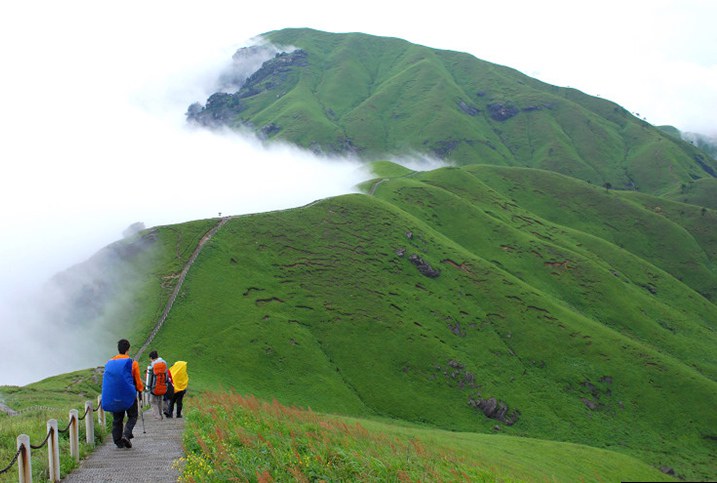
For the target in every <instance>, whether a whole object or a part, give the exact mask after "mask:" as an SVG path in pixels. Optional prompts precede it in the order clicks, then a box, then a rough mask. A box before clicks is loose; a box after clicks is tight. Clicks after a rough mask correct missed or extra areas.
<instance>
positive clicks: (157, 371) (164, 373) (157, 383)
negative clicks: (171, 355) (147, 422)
mask: <svg viewBox="0 0 717 483" xmlns="http://www.w3.org/2000/svg"><path fill="white" fill-rule="evenodd" d="M149 358H150V360H151V361H152V363H151V364H150V365H149V367H147V387H148V388H149V393H150V395H151V396H150V398H149V400H150V404H151V405H152V414H153V415H154V419H163V418H162V414H163V413H164V409H163V406H164V395H165V394H166V393H167V387H168V385H169V384H170V377H171V376H170V374H169V369H168V368H167V363H166V362H165V360H164V359H162V358H161V357H159V355H158V354H157V351H152V352H150V353H149Z"/></svg>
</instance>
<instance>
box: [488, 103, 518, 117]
mask: <svg viewBox="0 0 717 483" xmlns="http://www.w3.org/2000/svg"><path fill="white" fill-rule="evenodd" d="M519 112H520V109H518V108H517V107H515V106H514V105H512V104H500V103H497V102H495V103H492V104H488V114H490V117H491V119H493V120H494V121H507V120H508V119H510V118H511V117H513V116H515V115H517V114H518V113H519Z"/></svg>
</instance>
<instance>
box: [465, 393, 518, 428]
mask: <svg viewBox="0 0 717 483" xmlns="http://www.w3.org/2000/svg"><path fill="white" fill-rule="evenodd" d="M468 405H469V406H471V407H472V408H474V409H476V410H479V411H482V412H483V414H485V415H486V416H487V417H489V418H491V419H496V420H498V421H502V422H504V423H505V424H507V425H508V426H512V425H514V424H515V423H516V422H518V419H520V411H518V410H517V409H513V410H510V409H509V408H508V405H507V404H506V403H504V402H503V401H499V400H497V399H496V398H494V397H491V398H488V399H481V398H480V397H479V396H474V397H470V398H468Z"/></svg>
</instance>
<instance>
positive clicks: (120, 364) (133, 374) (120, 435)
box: [102, 339, 144, 448]
mask: <svg viewBox="0 0 717 483" xmlns="http://www.w3.org/2000/svg"><path fill="white" fill-rule="evenodd" d="M129 347H130V344H129V341H128V340H127V339H120V340H119V341H118V342H117V352H119V354H117V355H116V356H114V357H113V358H112V359H110V360H109V361H107V364H105V373H104V376H103V377H102V408H103V409H104V410H105V411H108V412H111V413H112V418H113V421H112V440H113V441H114V443H115V445H117V447H118V448H131V447H132V443H131V442H130V440H131V439H132V438H134V435H133V434H132V430H133V429H134V425H135V423H137V416H138V414H139V410H138V405H137V398H138V393H140V394H141V393H142V391H144V385H143V384H142V378H141V376H140V373H139V364H138V363H137V361H134V360H132V359H131V358H130V357H129V355H128V352H129ZM125 413H126V414H127V424H126V425H125V426H124V429H123V427H122V425H123V422H124V416H125Z"/></svg>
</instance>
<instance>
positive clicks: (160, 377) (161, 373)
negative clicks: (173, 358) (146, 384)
mask: <svg viewBox="0 0 717 483" xmlns="http://www.w3.org/2000/svg"><path fill="white" fill-rule="evenodd" d="M152 372H153V373H154V388H153V389H152V394H154V395H155V396H164V395H165V394H166V393H167V363H166V362H162V361H159V362H157V363H155V364H154V366H152Z"/></svg>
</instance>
